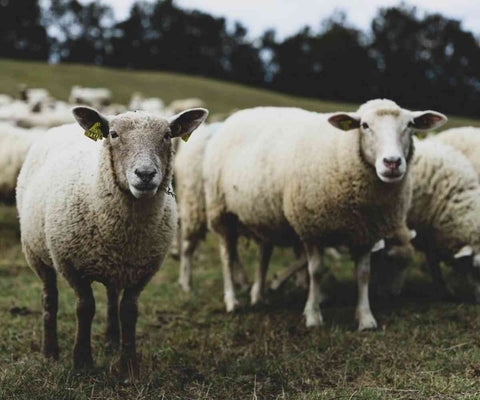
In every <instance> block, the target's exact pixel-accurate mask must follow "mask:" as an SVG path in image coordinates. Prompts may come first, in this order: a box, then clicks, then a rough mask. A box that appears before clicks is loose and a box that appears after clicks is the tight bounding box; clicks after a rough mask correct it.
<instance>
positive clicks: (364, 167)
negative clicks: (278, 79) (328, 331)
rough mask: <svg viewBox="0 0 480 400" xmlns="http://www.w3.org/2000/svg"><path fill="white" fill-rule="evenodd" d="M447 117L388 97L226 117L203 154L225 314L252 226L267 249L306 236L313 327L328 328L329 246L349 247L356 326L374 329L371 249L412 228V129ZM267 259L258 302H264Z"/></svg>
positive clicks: (436, 123) (432, 125) (254, 293)
mask: <svg viewBox="0 0 480 400" xmlns="http://www.w3.org/2000/svg"><path fill="white" fill-rule="evenodd" d="M445 121H446V117H445V116H443V115H442V114H439V113H436V112H433V111H425V112H422V111H418V112H411V111H408V110H405V109H402V108H400V107H399V106H398V105H397V104H395V103H394V102H393V101H390V100H373V101H369V102H367V103H365V104H364V105H362V106H361V107H360V108H359V110H358V111H357V112H356V113H336V114H319V113H314V112H308V111H304V110H301V109H293V108H273V107H267V108H261V107H260V108H255V109H250V110H244V111H240V112H238V113H236V114H234V115H233V116H231V117H230V118H228V119H227V120H226V121H225V123H224V124H223V126H222V128H221V129H220V131H219V132H218V134H217V135H214V136H213V137H212V138H211V139H210V142H209V144H208V146H207V149H206V152H205V158H204V177H205V182H206V183H205V192H206V210H207V219H208V223H209V227H211V229H212V230H214V231H215V232H216V233H217V234H218V236H219V238H220V247H221V255H222V261H223V271H224V291H225V304H226V308H227V311H232V310H234V309H235V308H236V307H237V304H238V301H237V298H236V295H235V290H234V286H233V281H232V270H233V266H234V265H235V264H236V263H237V262H238V254H237V238H238V234H239V231H243V230H247V231H248V232H249V234H250V235H252V236H254V237H256V238H257V240H258V241H260V242H261V243H263V244H264V246H267V247H269V248H271V246H273V245H288V246H291V245H294V244H297V241H298V238H299V239H300V241H301V243H302V244H303V246H304V248H305V250H306V254H307V258H308V270H309V276H310V287H309V295H308V300H307V303H306V306H305V311H304V314H305V316H306V323H307V326H317V325H321V324H322V323H323V318H322V314H321V311H320V305H319V303H320V301H321V298H322V295H321V291H320V282H321V278H322V275H323V272H324V263H323V256H322V253H323V247H324V246H332V245H338V244H346V245H348V246H349V248H350V249H351V251H352V254H353V256H354V258H355V261H356V267H357V281H358V286H359V300H358V306H357V317H358V319H359V329H360V330H363V329H368V328H374V327H376V326H377V324H376V321H375V319H374V317H373V315H372V313H371V311H370V305H369V300H368V280H369V270H370V251H371V250H372V248H373V246H374V244H376V243H377V242H378V241H380V240H381V239H382V238H384V237H388V236H390V235H392V234H393V233H394V232H395V231H397V230H398V229H400V228H401V227H403V226H404V225H405V222H406V212H407V209H408V206H409V200H410V194H411V187H410V178H409V175H408V174H407V165H408V162H409V160H410V157H411V155H412V154H413V145H412V132H413V131H414V130H415V129H418V130H428V129H432V128H436V127H438V126H441V125H443V123H445ZM332 125H334V126H336V127H338V128H340V129H343V130H352V131H351V132H341V131H340V130H338V129H335V128H334V127H333V126H332ZM268 256H269V254H266V255H265V257H264V260H263V262H262V263H261V265H260V271H259V272H258V273H257V282H256V283H255V284H254V286H253V287H252V298H255V297H256V296H261V293H260V292H259V290H260V289H261V288H262V287H263V286H264V283H263V281H264V280H265V275H266V267H267V265H268ZM259 278H260V279H259ZM257 293H258V294H257Z"/></svg>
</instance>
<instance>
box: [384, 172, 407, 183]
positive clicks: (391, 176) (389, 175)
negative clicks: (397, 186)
mask: <svg viewBox="0 0 480 400" xmlns="http://www.w3.org/2000/svg"><path fill="white" fill-rule="evenodd" d="M378 175H379V178H380V179H381V180H382V181H384V182H388V183H390V182H397V181H399V180H401V179H402V178H403V175H404V173H403V172H401V171H396V170H389V171H383V172H381V173H380V174H378Z"/></svg>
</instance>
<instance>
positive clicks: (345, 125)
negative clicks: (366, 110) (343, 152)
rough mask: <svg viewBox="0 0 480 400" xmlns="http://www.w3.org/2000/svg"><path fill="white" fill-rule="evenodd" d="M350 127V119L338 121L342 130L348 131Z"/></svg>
mask: <svg viewBox="0 0 480 400" xmlns="http://www.w3.org/2000/svg"><path fill="white" fill-rule="evenodd" d="M351 125H352V120H351V119H345V120H343V121H340V126H341V127H342V129H344V130H346V131H348V130H349V129H350V126H351Z"/></svg>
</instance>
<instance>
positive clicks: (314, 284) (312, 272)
mask: <svg viewBox="0 0 480 400" xmlns="http://www.w3.org/2000/svg"><path fill="white" fill-rule="evenodd" d="M306 250H307V259H308V274H309V277H310V286H309V290H308V299H307V303H306V304H305V309H304V311H303V314H304V315H305V318H306V325H307V327H314V326H320V325H323V317H322V312H321V311H320V303H321V302H322V299H323V297H324V296H323V295H322V291H321V288H320V285H321V282H322V277H323V275H324V273H325V265H324V261H323V249H322V248H320V247H318V246H315V245H312V246H309V245H307V246H306Z"/></svg>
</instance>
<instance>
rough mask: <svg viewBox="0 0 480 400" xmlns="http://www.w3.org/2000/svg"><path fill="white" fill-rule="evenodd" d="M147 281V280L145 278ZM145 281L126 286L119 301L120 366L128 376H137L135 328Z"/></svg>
mask: <svg viewBox="0 0 480 400" xmlns="http://www.w3.org/2000/svg"><path fill="white" fill-rule="evenodd" d="M147 282H148V280H147ZM145 284H146V282H142V283H140V284H138V285H136V286H133V287H130V288H126V289H125V290H124V291H123V296H122V301H121V302H120V323H121V326H122V350H121V355H120V367H121V371H122V373H124V374H128V376H129V377H133V378H135V377H138V375H139V365H138V359H137V348H136V343H135V330H136V325H137V318H138V297H139V296H140V293H141V291H142V290H143V288H144V287H145Z"/></svg>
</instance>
